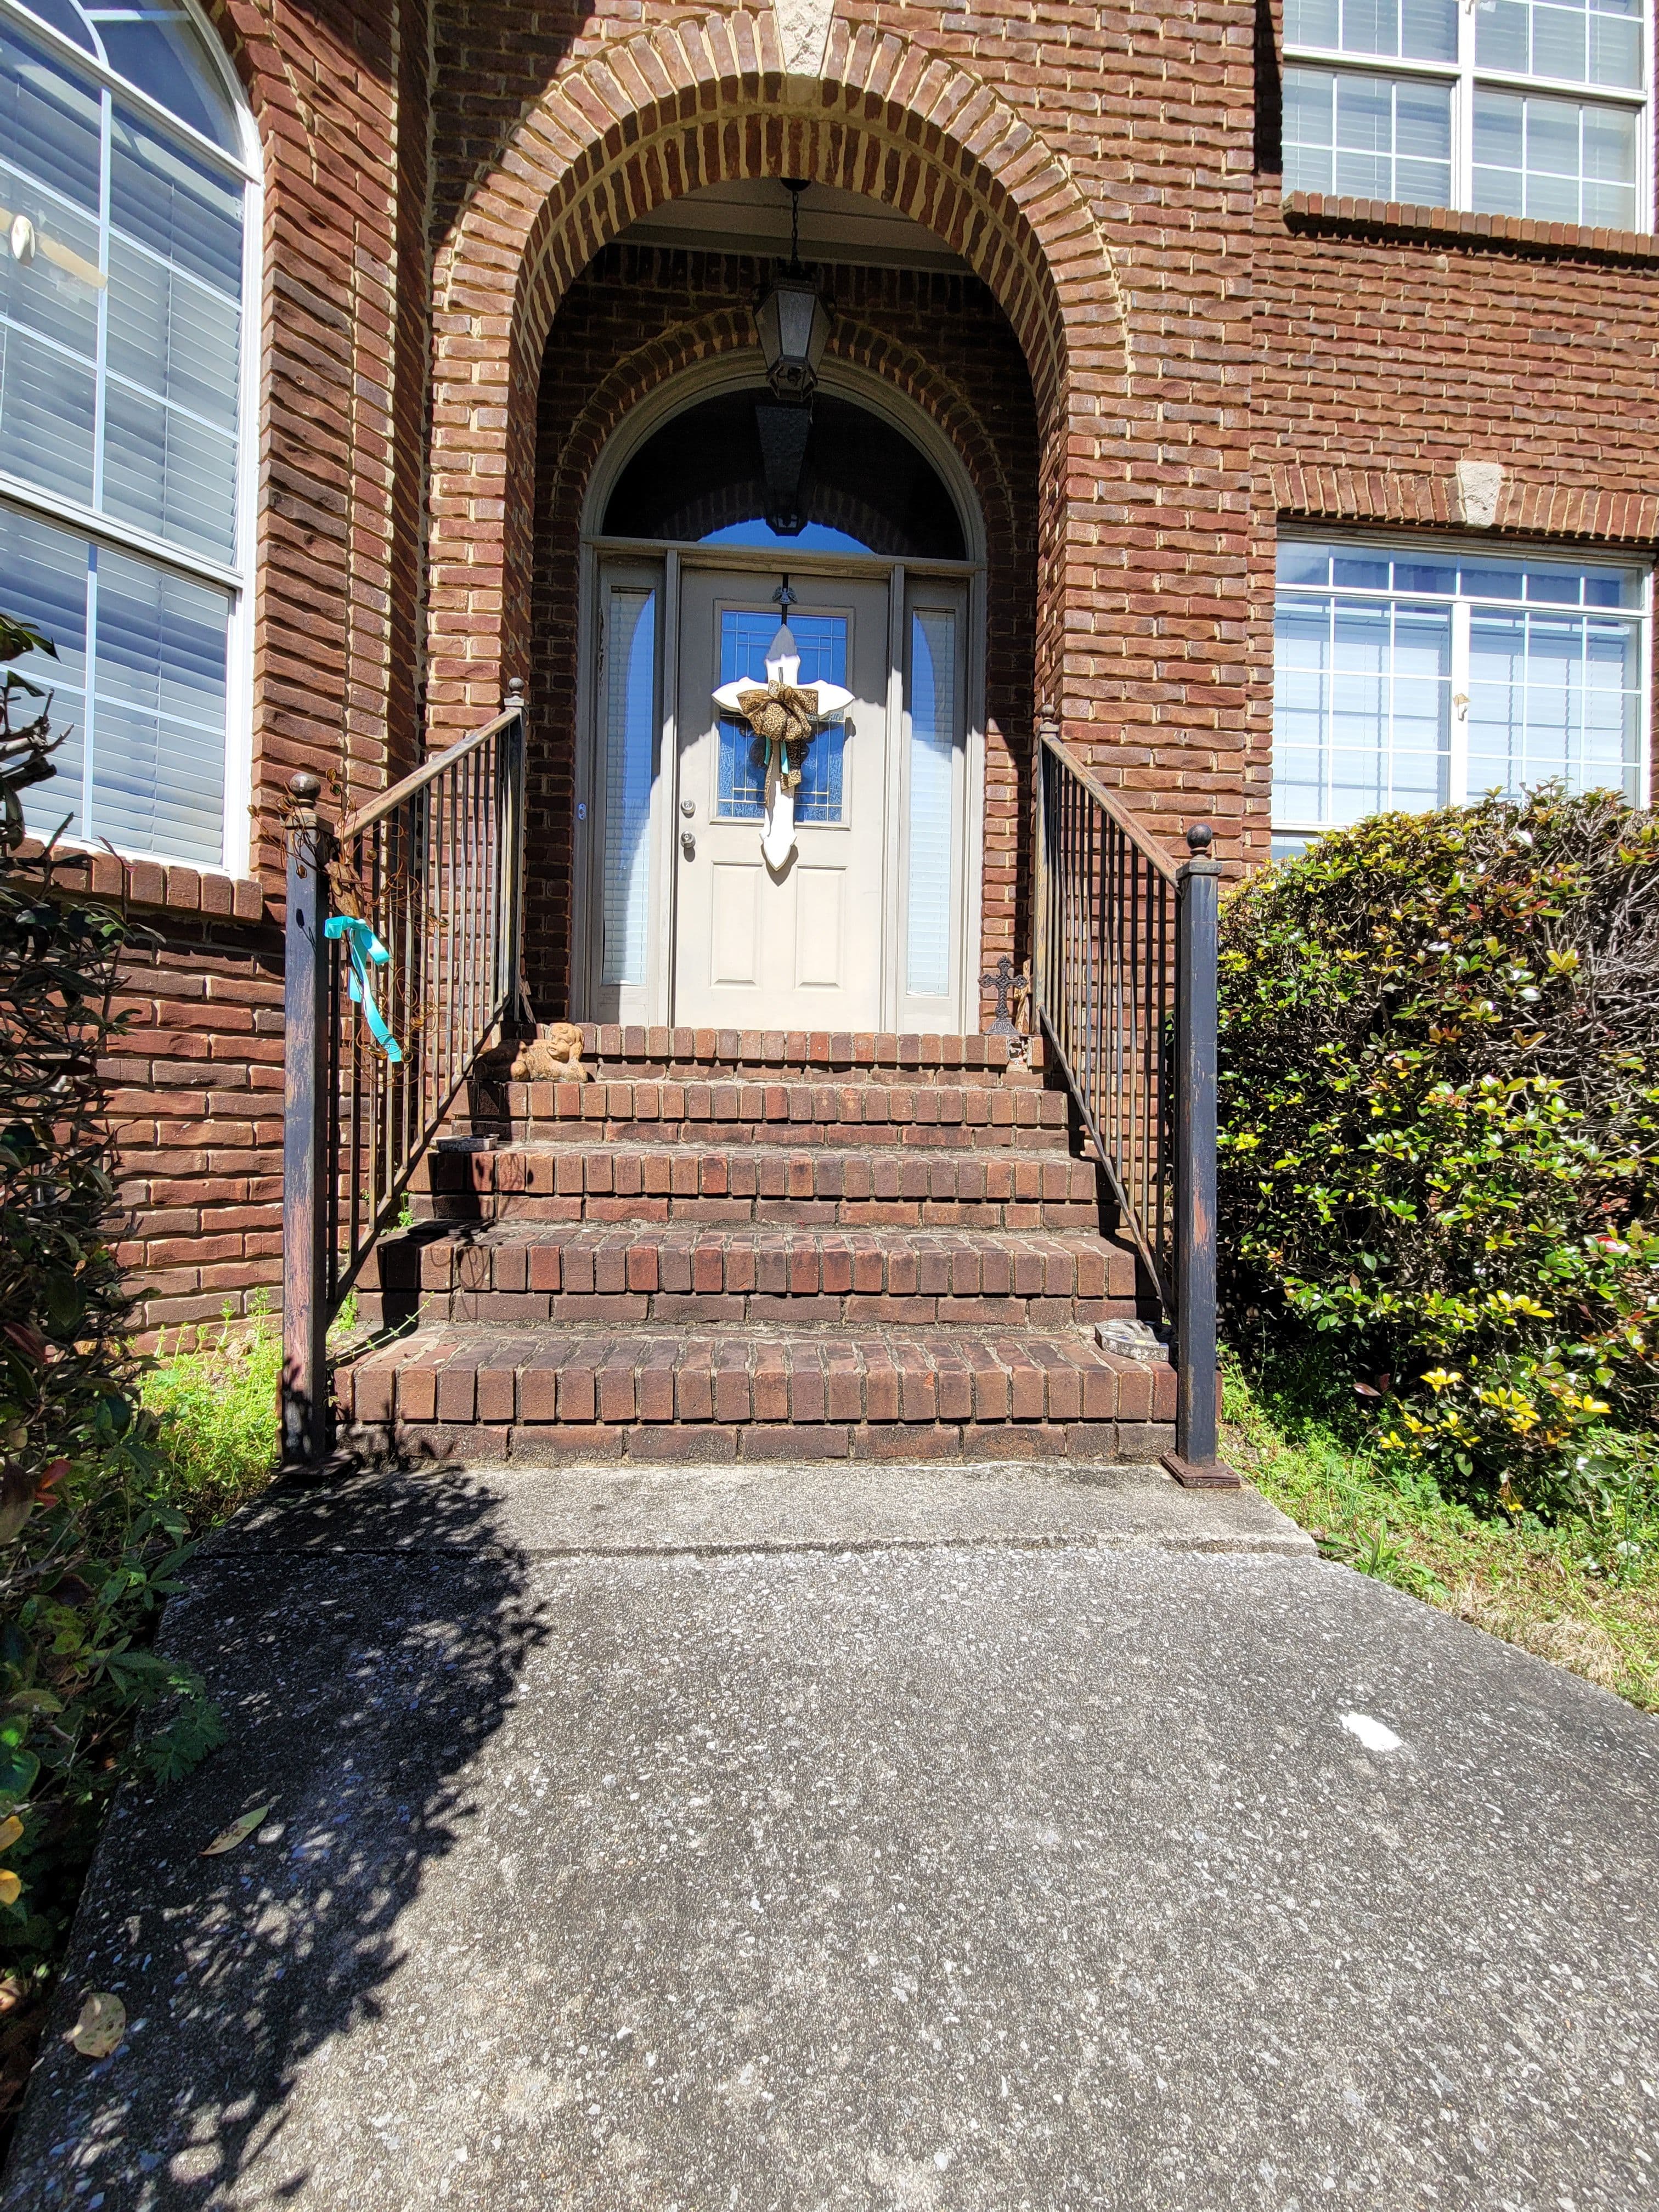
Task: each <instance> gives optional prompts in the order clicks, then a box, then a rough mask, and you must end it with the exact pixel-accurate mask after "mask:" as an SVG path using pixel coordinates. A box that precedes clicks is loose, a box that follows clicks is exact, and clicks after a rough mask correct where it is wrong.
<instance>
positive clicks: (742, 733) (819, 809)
mask: <svg viewBox="0 0 1659 2212" xmlns="http://www.w3.org/2000/svg"><path fill="white" fill-rule="evenodd" d="M789 628H790V630H791V633H792V634H793V637H794V640H795V644H796V647H797V649H798V650H799V653H800V682H801V684H802V685H803V686H805V685H806V684H841V685H842V686H843V687H844V686H845V684H846V682H847V617H845V616H844V615H808V614H802V613H801V611H799V608H792V609H791V611H790V621H789ZM777 633H778V617H777V616H776V614H775V613H773V612H771V611H764V612H763V611H760V610H758V609H756V608H751V607H726V608H725V609H724V610H723V611H722V612H721V615H720V682H721V684H734V683H736V682H738V680H739V678H746V679H747V680H748V681H749V682H750V683H753V684H764V683H765V681H766V653H767V648H768V647H769V645H770V644H771V642H772V640H773V639H774V638H775V636H776V635H777ZM846 745H847V726H846V724H845V723H844V722H832V723H831V724H830V725H829V726H828V727H827V728H823V729H820V730H819V731H818V732H817V734H816V736H815V737H814V738H813V739H812V742H811V744H810V745H809V746H808V747H807V748H806V757H805V760H804V761H803V762H802V763H801V773H800V782H799V786H798V787H797V788H796V792H795V820H796V821H797V822H798V823H819V824H823V823H839V822H841V821H842V820H844V819H845V813H844V805H845V798H844V779H845V772H846V771H845V759H846ZM714 812H715V816H716V818H717V819H718V820H720V821H722V822H759V821H762V820H763V819H764V817H765V813H766V747H765V745H764V744H763V743H762V741H761V740H760V738H757V736H756V735H755V733H754V732H753V731H752V730H751V729H750V727H749V725H748V724H747V723H746V722H739V721H738V720H736V719H735V718H734V717H731V716H723V717H722V718H721V721H720V763H719V776H718V783H717V787H716V791H715V799H714Z"/></svg>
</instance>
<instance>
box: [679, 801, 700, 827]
mask: <svg viewBox="0 0 1659 2212" xmlns="http://www.w3.org/2000/svg"><path fill="white" fill-rule="evenodd" d="M696 811H697V802H696V799H681V801H680V812H681V813H682V814H683V815H684V817H685V818H686V820H687V821H688V822H689V821H690V819H691V817H692V816H693V815H694V814H695V813H696Z"/></svg>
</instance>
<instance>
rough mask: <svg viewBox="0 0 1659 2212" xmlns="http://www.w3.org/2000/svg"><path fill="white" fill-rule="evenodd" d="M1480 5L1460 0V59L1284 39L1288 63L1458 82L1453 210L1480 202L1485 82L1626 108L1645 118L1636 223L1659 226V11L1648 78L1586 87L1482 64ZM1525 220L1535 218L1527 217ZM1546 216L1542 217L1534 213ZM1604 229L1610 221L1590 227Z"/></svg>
mask: <svg viewBox="0 0 1659 2212" xmlns="http://www.w3.org/2000/svg"><path fill="white" fill-rule="evenodd" d="M1476 14H1477V10H1476V8H1475V6H1474V4H1473V0H1459V4H1458V9H1457V59H1456V60H1455V62H1431V61H1418V60H1415V59H1407V58H1406V57H1405V56H1404V55H1398V56H1393V55H1388V54H1355V53H1349V52H1345V51H1344V50H1343V49H1342V48H1341V47H1340V46H1302V45H1299V44H1294V43H1292V41H1291V40H1290V39H1289V38H1288V37H1287V38H1286V39H1285V42H1284V61H1285V67H1286V68H1296V67H1307V68H1310V69H1324V70H1333V71H1334V72H1337V73H1339V74H1343V73H1351V74H1352V75H1355V76H1382V77H1388V78H1390V79H1395V80H1399V79H1415V80H1417V81H1419V82H1423V81H1427V82H1435V83H1440V84H1449V85H1450V86H1451V87H1452V88H1453V89H1452V140H1451V173H1452V198H1451V203H1450V204H1451V207H1452V209H1453V210H1456V211H1458V212H1460V213H1464V214H1472V213H1475V212H1477V211H1478V210H1476V209H1475V205H1474V93H1475V87H1476V86H1477V85H1480V86H1481V87H1483V88H1491V89H1492V90H1493V91H1495V92H1517V93H1537V94H1541V95H1542V96H1544V97H1546V98H1548V99H1552V100H1576V101H1577V102H1579V103H1580V104H1581V105H1584V104H1588V105H1590V106H1606V107H1622V108H1625V109H1626V110H1627V111H1630V112H1634V113H1635V114H1636V115H1637V118H1638V127H1637V132H1636V221H1635V222H1634V224H1633V226H1632V228H1634V229H1636V230H1638V231H1648V230H1650V229H1651V228H1652V227H1653V119H1652V118H1653V106H1654V70H1655V61H1654V51H1653V50H1654V33H1655V27H1656V25H1655V15H1656V10H1655V9H1654V8H1652V7H1651V6H1647V5H1645V4H1644V10H1643V15H1642V82H1641V84H1640V85H1639V86H1631V85H1604V84H1585V83H1583V82H1579V81H1577V80H1576V79H1573V78H1564V77H1553V76H1517V75H1516V73H1515V72H1513V71H1512V70H1494V69H1477V67H1476V66H1475V59H1474V42H1475V34H1476V28H1477V25H1476ZM1520 219H1521V220H1522V221H1526V220H1528V218H1526V217H1522V218H1520ZM1532 219H1533V220H1538V218H1532ZM1588 227H1589V228H1601V227H1602V226H1595V225H1592V226H1588Z"/></svg>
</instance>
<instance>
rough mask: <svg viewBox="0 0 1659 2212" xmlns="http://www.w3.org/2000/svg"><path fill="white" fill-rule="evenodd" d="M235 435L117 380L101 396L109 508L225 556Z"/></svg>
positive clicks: (228, 555)
mask: <svg viewBox="0 0 1659 2212" xmlns="http://www.w3.org/2000/svg"><path fill="white" fill-rule="evenodd" d="M235 508H236V447H235V442H234V440H232V439H230V438H227V437H225V436H223V435H222V434H221V433H220V432H219V431H217V430H211V429H210V428H208V427H207V425H206V424H205V423H204V422H196V421H194V420H193V419H192V418H191V416H188V415H185V413H183V412H182V411H181V410H179V409H178V408H176V407H164V406H163V405H162V404H161V401H160V400H157V399H150V398H146V396H145V395H144V394H143V392H133V391H131V390H129V389H128V387H127V386H125V385H120V384H117V383H116V382H115V380H113V378H112V379H111V380H110V381H109V384H108V386H107V388H106V394H105V400H104V511H105V513H107V514H112V515H116V516H118V517H119V519H120V520H122V521H123V522H131V523H133V524H135V525H136V526H137V527H138V528H139V529H141V530H149V531H153V532H155V535H156V536H157V537H158V538H167V539H168V540H169V541H170V542H171V543H172V544H175V545H182V546H187V547H188V548H189V549H190V550H191V551H192V552H197V553H204V554H206V555H207V556H209V557H210V559H215V560H220V561H224V562H229V561H231V560H232V559H233V558H234V554H235V550H236V528H235V525H236V514H235Z"/></svg>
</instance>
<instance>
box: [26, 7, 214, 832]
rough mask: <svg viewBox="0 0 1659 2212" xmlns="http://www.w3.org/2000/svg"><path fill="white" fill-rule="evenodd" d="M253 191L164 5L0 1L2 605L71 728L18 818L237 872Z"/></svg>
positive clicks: (186, 14) (209, 66) (210, 90)
mask: <svg viewBox="0 0 1659 2212" xmlns="http://www.w3.org/2000/svg"><path fill="white" fill-rule="evenodd" d="M256 188H257V179H256V175H255V172H254V170H253V168H252V163H251V154H250V147H249V141H248V135H247V131H246V118H245V116H244V114H243V112H241V110H240V106H239V104H238V102H237V100H236V98H235V95H234V91H233V89H232V87H231V83H230V80H229V77H228V72H227V71H226V70H225V69H224V67H223V65H222V61H221V60H220V58H218V57H217V56H216V52H215V50H214V49H213V48H212V46H210V40H209V36H208V34H207V33H205V32H204V29H203V28H202V27H200V26H199V25H198V23H197V20H196V18H195V16H194V15H193V14H191V12H190V11H189V9H188V8H187V7H186V5H185V0H159V4H157V0H147V3H146V5H145V6H144V7H143V8H142V9H137V8H121V7H103V6H99V5H96V4H88V5H87V6H84V7H82V6H79V5H76V0H31V5H30V6H29V7H27V8H22V7H20V6H18V5H16V4H15V0H0V606H3V608H4V610H5V611H7V612H8V613H9V614H13V615H17V616H21V617H22V618H23V619H24V620H26V621H28V622H30V623H33V624H35V626H36V627H37V628H39V629H40V630H42V631H43V632H44V633H45V634H46V635H48V636H49V637H51V638H52V641H53V642H54V643H55V645H56V646H57V648H58V658H57V659H56V660H52V659H47V658H46V657H45V656H43V655H37V656H34V657H33V661H31V662H24V663H22V664H20V665H21V669H22V672H24V673H25V674H27V675H30V676H32V677H33V678H34V679H35V680H36V681H37V682H40V683H42V684H46V685H47V686H49V687H50V688H51V689H52V690H53V692H54V695H55V696H54V704H53V720H54V721H55V722H56V723H57V724H58V725H59V726H65V725H66V726H68V727H69V731H70V735H69V737H68V738H67V740H66V742H65V743H64V745H63V746H62V747H61V749H60V750H59V751H58V754H57V756H56V759H57V763H58V774H57V775H56V776H55V777H54V778H53V779H52V781H50V782H48V783H45V784H41V785H38V786H36V787H34V789H33V791H32V792H31V793H29V794H28V799H27V813H28V818H29V821H30V824H31V826H32V827H33V828H34V829H39V830H40V831H42V832H48V831H52V830H55V829H58V828H59V826H60V825H62V827H63V829H64V834H65V835H66V836H69V837H71V838H79V839H85V840H88V841H96V842H108V843H109V844H112V845H113V846H114V847H115V848H117V850H118V851H123V852H129V853H133V854H153V855H155V856H156V857H159V858H162V859H167V860H182V861H186V862H190V863H191V864H194V865H197V866H212V867H217V866H231V867H236V866H241V865H245V845H246V828H245V814H246V798H247V793H246V788H245V787H244V780H243V778H242V777H241V776H240V775H238V774H235V773H233V772H232V768H231V756H232V751H233V744H234V739H235V738H237V737H238V736H239V735H240V724H241V723H243V722H244V721H245V720H246V710H245V704H244V702H243V701H242V700H241V699H240V696H239V694H240V690H241V685H240V680H239V679H240V670H241V665H242V661H243V659H244V657H245V655H244V652H243V641H242V635H241V632H242V629H243V626H244V622H245V607H246V582H247V579H246V562H247V552H246V542H247V538H248V529H247V524H248V517H247V514H246V502H245V489H244V477H245V475H246V461H247V458H248V456H247V453H246V413H247V405H246V391H247V385H248V374H247V372H248V363H247V362H246V358H245V351H246V347H247V345H248V344H249V343H251V338H252V331H254V330H255V329H257V317H254V318H250V316H249V315H248V313H247V307H248V301H249V295H250V291H251V289H252V283H251V280H252V268H251V241H252V237H253V235H254V234H255V231H256V228H257V226H256V224H255V223H254V222H253V220H252V216H251V211H250V204H249V203H250V199H251V197H252V193H253V192H254V191H255V190H256ZM234 749H235V751H236V753H237V756H238V760H239V764H240V745H236V746H235V748H234Z"/></svg>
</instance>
